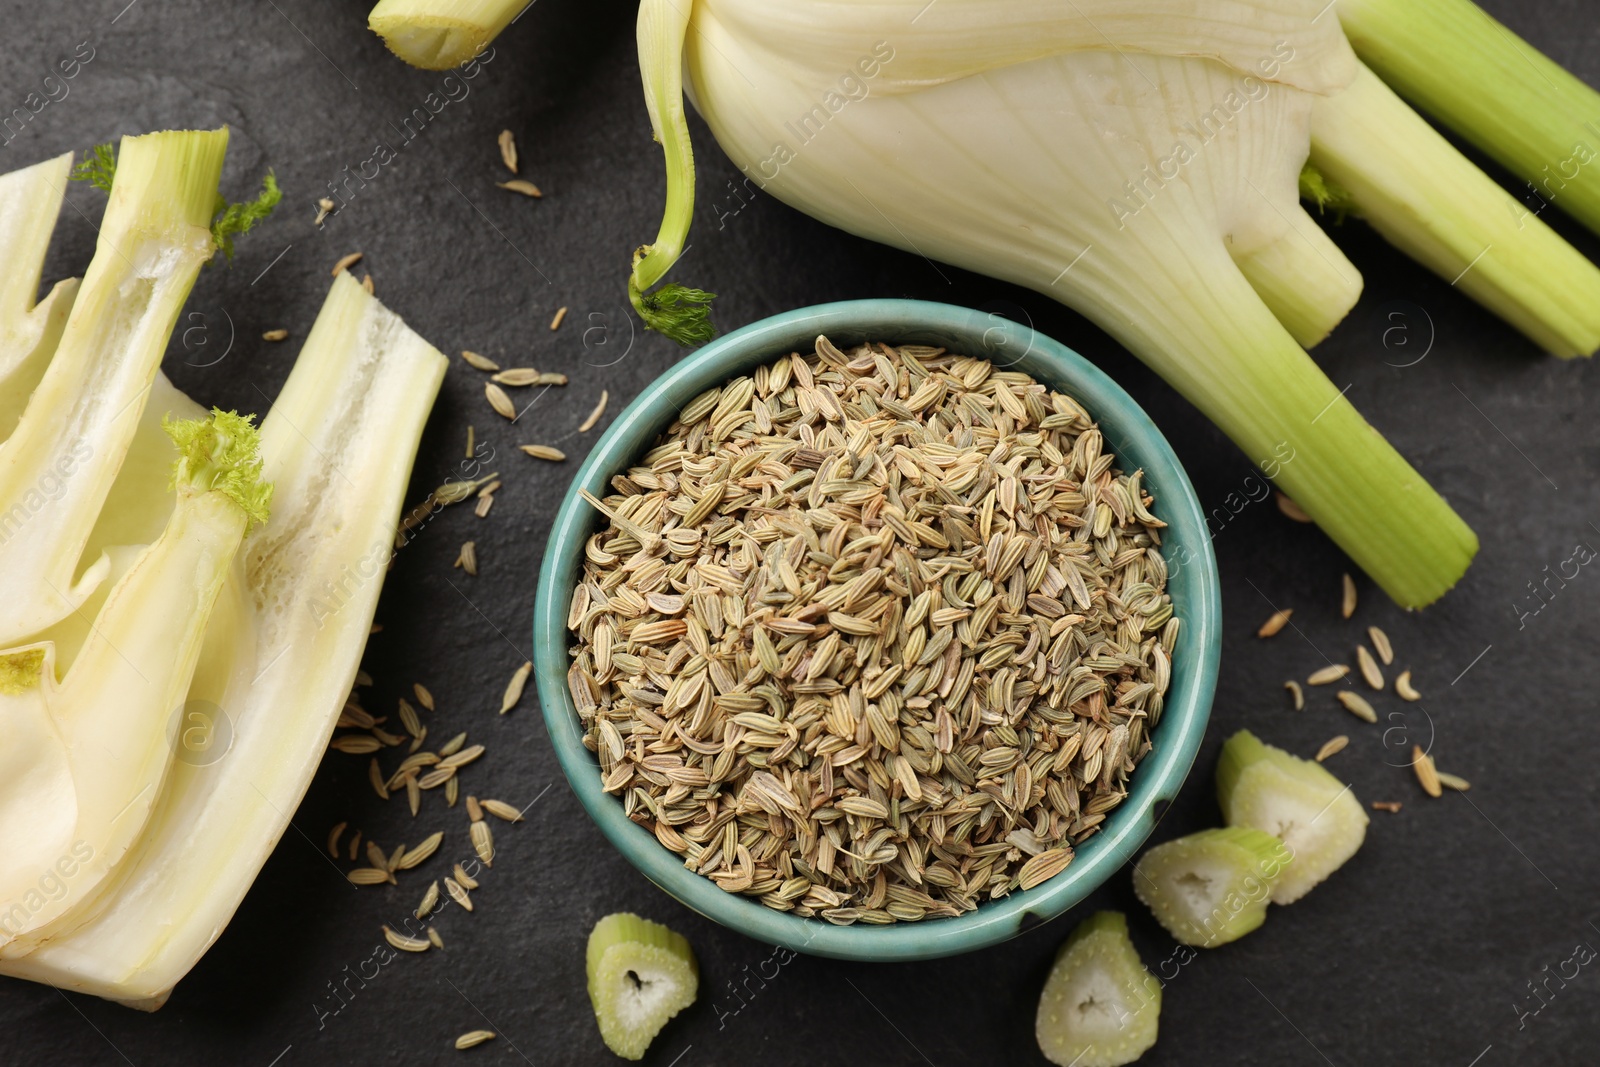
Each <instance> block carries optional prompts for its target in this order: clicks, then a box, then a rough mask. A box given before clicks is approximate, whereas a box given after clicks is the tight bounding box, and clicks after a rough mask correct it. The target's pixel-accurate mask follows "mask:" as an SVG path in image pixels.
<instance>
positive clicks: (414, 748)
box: [406, 726, 428, 755]
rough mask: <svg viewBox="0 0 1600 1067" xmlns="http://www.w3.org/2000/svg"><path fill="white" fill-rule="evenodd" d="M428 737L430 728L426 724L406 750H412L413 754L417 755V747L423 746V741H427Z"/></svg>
mask: <svg viewBox="0 0 1600 1067" xmlns="http://www.w3.org/2000/svg"><path fill="white" fill-rule="evenodd" d="M427 738H428V728H427V727H426V726H424V727H423V728H422V732H421V733H419V734H417V736H416V737H414V738H412V739H411V747H410V748H409V749H407V750H406V751H407V752H410V753H411V754H413V755H415V754H416V751H417V749H419V748H421V747H422V742H423V741H426V740H427Z"/></svg>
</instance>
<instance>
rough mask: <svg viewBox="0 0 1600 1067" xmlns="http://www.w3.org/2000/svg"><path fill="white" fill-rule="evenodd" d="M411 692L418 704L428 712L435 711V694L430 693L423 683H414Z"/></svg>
mask: <svg viewBox="0 0 1600 1067" xmlns="http://www.w3.org/2000/svg"><path fill="white" fill-rule="evenodd" d="M411 692H412V693H413V694H415V695H416V698H417V703H418V704H421V705H422V706H423V707H424V708H426V709H427V710H428V711H432V710H433V693H432V692H431V691H429V689H428V687H427V686H425V685H423V684H422V683H421V682H412V683H411Z"/></svg>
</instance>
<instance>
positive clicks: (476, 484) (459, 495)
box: [429, 471, 500, 507]
mask: <svg viewBox="0 0 1600 1067" xmlns="http://www.w3.org/2000/svg"><path fill="white" fill-rule="evenodd" d="M498 477H500V472H499V471H496V472H495V473H493V474H485V475H484V476H483V477H482V478H479V479H477V480H476V481H471V482H445V483H444V484H443V485H441V486H440V487H439V488H437V489H435V490H434V491H433V495H432V496H431V497H430V498H429V499H430V500H432V501H433V503H435V504H437V505H439V506H440V507H447V506H449V505H450V504H459V503H461V502H462V501H463V500H469V499H471V498H472V497H473V495H474V494H476V493H477V492H478V490H479V489H481V488H482V487H483V486H485V485H488V484H489V483H490V482H492V481H494V480H495V479H496V478H498Z"/></svg>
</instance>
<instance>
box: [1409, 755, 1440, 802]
mask: <svg viewBox="0 0 1600 1067" xmlns="http://www.w3.org/2000/svg"><path fill="white" fill-rule="evenodd" d="M1411 768H1412V770H1414V771H1416V772H1417V781H1418V782H1420V783H1421V784H1422V791H1423V792H1424V793H1426V794H1428V795H1429V796H1430V797H1439V796H1443V795H1444V791H1443V789H1441V788H1440V785H1439V772H1438V771H1437V770H1435V769H1434V766H1433V757H1432V756H1430V755H1428V754H1427V753H1426V752H1424V751H1422V746H1421V745H1412V746H1411Z"/></svg>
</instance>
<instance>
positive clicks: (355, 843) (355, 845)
mask: <svg viewBox="0 0 1600 1067" xmlns="http://www.w3.org/2000/svg"><path fill="white" fill-rule="evenodd" d="M360 847H361V831H360V830H357V831H356V835H355V836H354V837H352V838H351V839H350V862H351V863H354V862H355V861H356V850H357V849H359V848H360Z"/></svg>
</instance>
